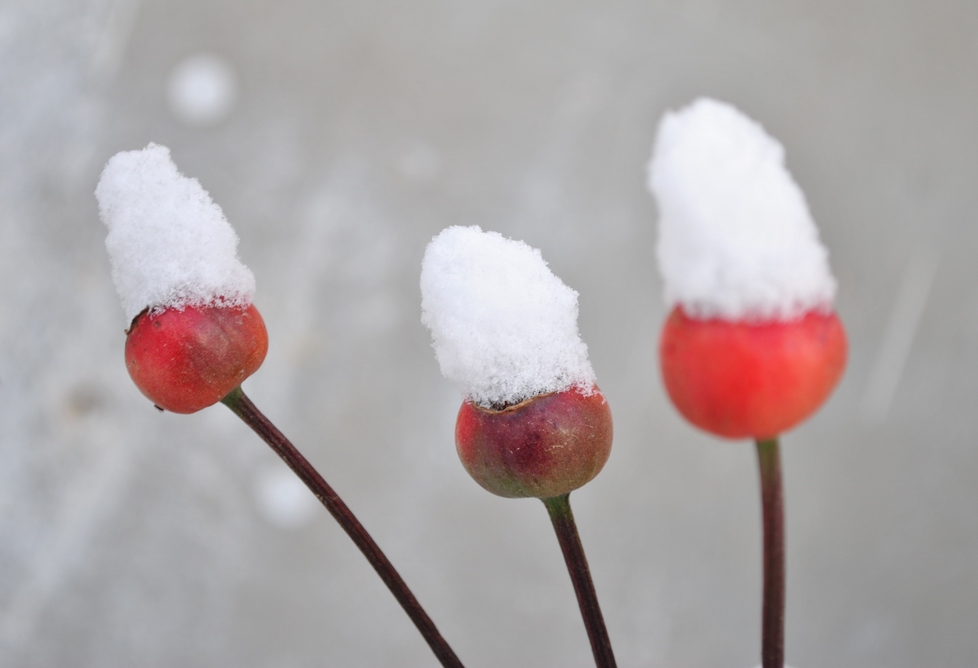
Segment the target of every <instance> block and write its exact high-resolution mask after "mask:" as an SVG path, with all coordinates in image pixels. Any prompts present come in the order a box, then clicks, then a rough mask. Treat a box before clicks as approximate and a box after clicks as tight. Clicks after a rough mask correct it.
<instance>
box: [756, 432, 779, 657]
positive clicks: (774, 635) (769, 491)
mask: <svg viewBox="0 0 978 668" xmlns="http://www.w3.org/2000/svg"><path fill="white" fill-rule="evenodd" d="M757 461H758V464H759V467H760V471H761V515H762V518H763V519H762V521H763V526H764V599H763V600H764V603H763V609H762V612H761V666H762V668H784V599H785V595H784V582H785V567H784V495H783V493H782V490H781V453H780V450H779V447H778V439H777V438H771V439H768V440H759V441H757Z"/></svg>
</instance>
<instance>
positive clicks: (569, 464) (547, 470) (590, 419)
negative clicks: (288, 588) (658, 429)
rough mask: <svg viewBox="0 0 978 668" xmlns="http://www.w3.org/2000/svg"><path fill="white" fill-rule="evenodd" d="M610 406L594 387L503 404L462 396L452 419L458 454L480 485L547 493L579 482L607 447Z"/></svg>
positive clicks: (506, 492)
mask: <svg viewBox="0 0 978 668" xmlns="http://www.w3.org/2000/svg"><path fill="white" fill-rule="evenodd" d="M611 440H612V421H611V410H610V409H609V407H608V402H607V401H606V400H605V398H604V395H603V394H601V391H600V390H599V389H597V388H596V387H595V388H594V389H593V391H592V393H591V394H584V393H583V392H581V391H580V390H579V389H577V388H571V389H568V390H564V391H562V392H554V393H552V394H544V395H539V396H536V397H533V398H531V399H527V400H526V401H523V402H521V403H519V404H515V405H513V406H507V407H506V408H503V409H501V410H495V409H491V408H484V407H482V406H478V405H476V404H473V403H472V402H470V401H466V402H465V403H463V404H462V407H461V409H460V410H459V413H458V420H457V422H456V425H455V444H456V447H457V449H458V455H459V458H460V459H461V460H462V464H463V465H464V466H465V469H466V470H467V471H468V472H469V474H470V475H471V476H472V477H473V478H474V479H475V481H476V482H478V483H479V484H480V485H482V487H484V488H485V489H487V490H489V491H490V492H492V493H493V494H498V495H499V496H505V497H536V498H540V499H547V498H552V497H556V496H560V495H562V494H567V493H569V492H571V491H572V490H575V489H577V488H578V487H581V486H582V485H584V484H585V483H587V482H588V481H590V480H591V479H592V478H594V477H595V476H596V475H597V474H598V473H599V472H600V471H601V469H602V467H604V464H605V462H606V461H607V460H608V455H609V454H610V452H611Z"/></svg>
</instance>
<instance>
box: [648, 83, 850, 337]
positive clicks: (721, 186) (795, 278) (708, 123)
mask: <svg viewBox="0 0 978 668" xmlns="http://www.w3.org/2000/svg"><path fill="white" fill-rule="evenodd" d="M648 185H649V189H650V190H651V191H652V193H653V194H654V195H655V198H656V200H657V201H658V204H659V242H658V247H657V249H656V254H657V256H658V259H659V269H660V271H661V272H662V278H663V282H664V284H665V298H666V302H667V303H668V304H669V306H670V307H673V306H676V305H677V304H679V305H681V306H682V307H683V309H684V310H685V311H686V313H687V314H688V315H690V316H691V317H695V318H702V319H706V318H714V317H717V318H723V319H727V320H751V321H757V320H760V321H770V320H781V321H784V320H791V319H794V318H798V317H801V316H802V315H804V314H805V313H806V312H809V311H812V310H826V309H829V308H831V306H832V300H833V298H834V296H835V290H836V283H835V279H834V278H833V277H832V273H831V270H830V269H829V264H828V252H827V251H826V250H825V247H824V246H823V245H822V243H821V242H820V241H819V238H818V229H817V228H816V227H815V223H814V221H813V220H812V216H811V214H810V213H809V211H808V205H807V204H806V202H805V195H804V194H803V193H802V191H801V189H800V188H799V187H798V184H797V183H795V181H794V179H793V178H792V177H791V174H789V173H788V171H787V169H785V166H784V147H783V146H782V145H781V144H780V143H779V142H778V141H777V140H776V139H774V138H772V137H771V136H769V135H768V134H767V133H766V132H765V131H764V128H762V127H761V126H760V125H759V124H758V123H756V122H755V121H753V120H751V119H750V118H748V117H747V116H745V115H744V114H742V113H741V112H740V111H738V110H737V109H736V108H734V107H733V106H731V105H729V104H726V103H724V102H718V101H716V100H711V99H709V98H701V99H699V100H696V101H695V102H693V103H692V104H690V105H689V106H688V107H686V108H684V109H681V110H680V111H678V112H669V113H667V114H666V115H665V116H664V117H663V119H662V121H661V122H660V123H659V130H658V134H657V136H656V139H655V146H654V148H653V152H652V160H651V162H650V163H649V179H648Z"/></svg>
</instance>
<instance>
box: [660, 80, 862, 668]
mask: <svg viewBox="0 0 978 668" xmlns="http://www.w3.org/2000/svg"><path fill="white" fill-rule="evenodd" d="M649 188H650V189H651V190H652V192H653V194H654V195H655V198H656V201H657V203H658V207H659V239H658V246H657V248H656V253H657V255H658V260H659V268H660V271H661V273H662V278H663V283H664V287H665V297H666V302H667V303H668V305H669V307H670V308H671V313H670V314H669V316H668V318H667V319H666V322H665V324H664V326H663V330H662V337H661V339H660V342H659V353H660V356H659V358H660V365H661V370H662V378H663V382H664V384H665V387H666V391H667V393H668V394H669V398H670V399H671V400H672V402H673V404H675V406H676V408H677V409H678V410H679V412H680V413H681V414H682V415H683V417H685V418H686V419H687V420H689V421H690V422H691V423H692V424H694V425H695V426H697V427H699V428H700V429H703V430H706V431H708V432H710V433H713V434H715V435H717V436H721V437H724V438H753V439H755V440H756V442H757V443H756V446H757V454H758V463H759V470H760V482H761V508H762V520H763V522H762V524H763V535H764V544H763V562H764V566H763V573H764V585H763V604H762V613H761V618H762V632H761V636H762V638H761V660H762V665H763V668H782V667H783V665H784V607H785V563H784V555H785V538H784V506H783V493H782V484H781V464H780V458H781V455H780V449H779V448H780V446H779V443H778V437H779V435H780V434H782V433H783V432H785V431H787V430H789V429H791V428H792V427H795V426H796V425H798V424H799V423H800V422H801V421H803V420H804V419H805V418H807V417H809V416H810V415H811V414H812V413H814V412H815V411H816V410H817V409H818V408H819V407H820V406H821V405H822V403H823V402H824V401H825V400H826V399H827V398H828V396H829V394H831V392H832V390H833V389H834V388H835V386H836V384H837V383H838V382H839V379H840V378H841V376H842V372H843V369H844V367H845V362H846V336H845V332H844V330H843V328H842V324H841V322H840V320H839V318H838V316H837V315H836V314H835V311H834V310H833V308H832V301H833V298H834V296H835V290H836V284H835V279H834V278H833V277H832V274H831V272H830V270H829V264H828V253H827V252H826V250H825V247H824V246H823V245H822V243H821V242H820V241H819V237H818V230H817V228H816V227H815V223H814V221H813V220H812V217H811V214H810V213H809V211H808V205H807V203H806V202H805V197H804V195H803V193H802V192H801V189H800V188H799V187H798V185H797V184H796V183H795V181H794V179H792V177H791V175H790V174H789V173H788V171H787V170H786V169H785V166H784V149H783V147H782V146H781V144H780V143H778V142H777V141H776V140H775V139H773V138H771V137H770V136H768V134H767V133H766V132H765V131H764V129H763V128H762V127H761V126H760V125H759V124H757V123H756V122H754V121H752V120H751V119H749V118H747V117H746V116H744V115H743V114H742V113H741V112H739V111H738V110H737V109H735V108H734V107H732V106H730V105H729V104H725V103H722V102H717V101H715V100H710V99H700V100H697V101H696V102H694V103H693V104H691V105H689V106H688V107H686V108H685V109H682V110H680V111H678V112H675V113H668V114H666V116H665V117H664V118H663V120H662V122H661V123H660V124H659V130H658V133H657V136H656V140H655V146H654V148H653V154H652V160H651V162H650V164H649Z"/></svg>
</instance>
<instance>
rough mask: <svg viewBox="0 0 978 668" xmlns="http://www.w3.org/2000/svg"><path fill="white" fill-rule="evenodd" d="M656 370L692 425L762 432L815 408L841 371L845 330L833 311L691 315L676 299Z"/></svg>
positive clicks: (739, 434) (777, 430)
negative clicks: (772, 317) (755, 319)
mask: <svg viewBox="0 0 978 668" xmlns="http://www.w3.org/2000/svg"><path fill="white" fill-rule="evenodd" d="M660 360H661V364H662V377H663V380H664V382H665V386H666V390H667V392H668V393H669V397H670V399H672V402H673V403H674V404H675V406H676V408H677V409H678V410H679V412H680V413H682V415H683V416H684V417H685V418H686V419H687V420H689V421H690V422H692V423H693V424H694V425H696V426H697V427H699V428H701V429H704V430H706V431H708V432H711V433H713V434H716V435H717V436H723V437H727V438H747V437H750V438H755V439H766V438H771V437H774V436H777V435H779V434H781V433H783V432H785V431H787V430H788V429H790V428H792V427H794V426H795V425H797V424H798V423H800V422H801V421H802V420H804V419H805V418H807V417H808V416H809V415H811V414H812V413H814V412H815V410H816V409H818V407H819V406H821V405H822V403H823V402H824V401H825V400H826V399H827V398H828V396H829V394H831V392H832V390H833V389H834V388H835V386H836V384H837V383H838V382H839V379H840V378H841V376H842V371H843V368H844V367H845V363H846V336H845V331H844V330H843V328H842V323H841V322H840V321H839V318H838V316H836V315H835V313H834V312H825V313H823V312H818V311H815V312H809V313H807V314H805V315H804V316H802V317H800V318H798V319H795V320H790V321H785V322H777V321H775V322H767V323H759V324H755V323H749V322H731V321H728V320H721V319H715V318H714V319H707V320H698V319H695V318H690V317H689V316H688V315H686V313H685V312H684V311H683V309H682V307H676V308H675V309H674V310H673V311H672V313H671V314H670V316H669V318H668V319H667V320H666V323H665V325H664V327H663V330H662V340H661V343H660Z"/></svg>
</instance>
